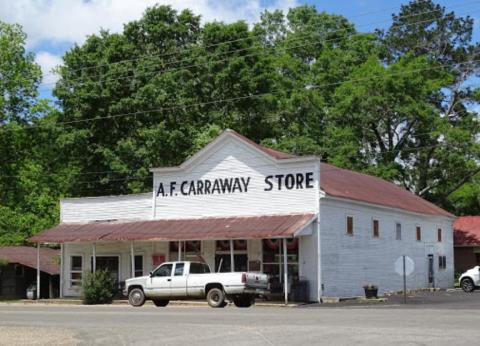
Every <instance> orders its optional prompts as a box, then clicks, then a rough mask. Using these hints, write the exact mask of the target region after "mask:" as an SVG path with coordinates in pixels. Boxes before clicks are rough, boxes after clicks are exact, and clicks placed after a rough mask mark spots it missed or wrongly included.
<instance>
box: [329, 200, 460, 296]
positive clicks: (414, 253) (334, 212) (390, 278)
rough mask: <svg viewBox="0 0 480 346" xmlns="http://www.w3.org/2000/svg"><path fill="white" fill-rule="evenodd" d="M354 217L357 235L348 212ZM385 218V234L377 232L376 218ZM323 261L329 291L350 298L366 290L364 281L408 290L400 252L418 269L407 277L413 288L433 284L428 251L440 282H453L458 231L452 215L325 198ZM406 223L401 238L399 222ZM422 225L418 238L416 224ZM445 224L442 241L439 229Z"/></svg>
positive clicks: (447, 284)
mask: <svg viewBox="0 0 480 346" xmlns="http://www.w3.org/2000/svg"><path fill="white" fill-rule="evenodd" d="M347 216H353V235H351V236H350V235H347V234H346V217H347ZM374 219H375V220H378V221H379V230H380V236H379V237H378V238H374V237H373V230H372V228H373V226H372V225H373V220H374ZM320 220H321V238H320V239H321V241H320V243H321V266H322V284H323V286H324V292H323V294H324V295H325V296H336V297H347V296H359V295H363V285H365V284H375V285H377V286H378V288H379V293H380V294H383V293H385V292H391V291H400V290H403V279H402V277H401V276H399V275H398V274H397V273H396V272H395V270H394V263H395V261H396V260H397V258H398V257H400V256H402V255H407V256H409V257H411V258H412V259H413V261H414V262H415V271H414V272H413V273H412V275H410V276H409V277H408V278H407V286H408V288H409V289H417V288H425V287H428V279H427V277H428V268H427V256H428V254H433V255H434V277H435V287H440V288H449V287H452V286H453V246H452V244H453V230H452V223H451V220H449V219H448V218H445V217H439V216H427V215H420V214H418V215H416V214H413V213H408V212H403V211H402V210H399V209H386V208H381V207H375V206H368V205H362V204H359V203H352V201H348V200H345V201H340V200H334V199H330V198H328V197H326V198H322V199H321V202H320ZM396 222H399V223H400V224H401V228H402V237H401V238H402V239H401V240H397V239H396V231H395V223H396ZM417 225H419V226H420V227H421V230H422V239H421V241H417V239H416V229H415V227H416V226H417ZM438 228H441V229H442V241H441V242H439V241H438V239H437V229H438ZM438 256H446V258H447V268H446V269H439V266H438Z"/></svg>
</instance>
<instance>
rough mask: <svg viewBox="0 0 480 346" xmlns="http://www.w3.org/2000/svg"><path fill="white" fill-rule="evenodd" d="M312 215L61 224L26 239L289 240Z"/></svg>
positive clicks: (45, 241)
mask: <svg viewBox="0 0 480 346" xmlns="http://www.w3.org/2000/svg"><path fill="white" fill-rule="evenodd" d="M314 217H315V215H314V214H291V215H270V216H249V217H222V218H201V219H174V220H152V221H135V222H123V223H115V222H110V223H109V222H101V223H100V222H98V223H86V224H73V223H70V224H68V223H63V224H60V225H58V226H56V227H54V228H51V229H48V230H45V231H43V232H41V233H39V234H37V235H35V236H33V237H31V238H30V239H29V240H30V241H32V242H39V243H65V242H79V241H102V240H103V241H115V240H164V241H168V240H172V241H173V240H207V239H252V238H284V237H292V236H293V235H294V233H295V232H296V231H299V230H301V229H302V228H303V227H305V226H307V225H308V224H309V223H310V222H312V221H313V219H314Z"/></svg>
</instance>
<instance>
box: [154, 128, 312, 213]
mask: <svg viewBox="0 0 480 346" xmlns="http://www.w3.org/2000/svg"><path fill="white" fill-rule="evenodd" d="M307 172H312V173H313V180H314V185H315V186H318V185H316V184H318V177H319V169H318V164H317V163H316V162H314V161H309V162H289V163H287V162H286V161H285V162H281V160H279V161H278V162H276V161H275V160H272V159H270V158H269V157H265V155H263V153H261V152H259V151H257V150H254V149H252V148H250V147H249V146H248V145H246V144H245V143H243V142H242V141H239V140H237V139H235V138H227V139H226V140H225V141H224V142H223V143H222V145H218V146H216V150H212V152H211V153H210V154H209V155H208V156H207V157H204V158H203V159H202V160H199V161H197V162H196V163H195V164H194V165H192V166H190V167H188V168H187V169H185V170H183V171H180V172H176V173H163V172H155V174H154V189H155V191H158V187H159V184H160V183H162V184H163V186H164V188H165V192H167V191H169V186H170V183H171V182H172V181H175V182H176V192H177V195H175V194H173V195H172V196H162V195H159V196H158V197H157V198H156V205H155V218H156V219H164V218H192V217H209V216H239V215H264V214H289V213H303V212H305V213H307V212H308V213H315V206H316V203H315V198H316V189H315V188H309V189H307V188H303V189H291V190H287V189H285V188H282V190H280V191H279V190H277V188H276V187H275V188H274V189H273V190H272V191H264V188H265V187H266V186H267V185H266V184H265V177H266V176H268V175H276V174H289V173H293V174H296V173H307ZM235 177H239V178H240V177H244V178H245V179H246V178H248V177H249V178H250V183H249V185H248V192H238V191H237V192H235V193H230V194H228V193H226V194H209V195H204V194H203V195H189V196H184V195H182V194H181V193H179V192H180V191H179V189H180V184H181V183H182V181H192V180H194V181H196V180H206V179H209V180H211V181H214V180H215V179H221V178H235Z"/></svg>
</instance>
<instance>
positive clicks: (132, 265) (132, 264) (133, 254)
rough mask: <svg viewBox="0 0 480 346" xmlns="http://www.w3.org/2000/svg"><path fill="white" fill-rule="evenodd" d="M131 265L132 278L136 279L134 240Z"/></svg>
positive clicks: (131, 245) (131, 248) (131, 250)
mask: <svg viewBox="0 0 480 346" xmlns="http://www.w3.org/2000/svg"><path fill="white" fill-rule="evenodd" d="M130 263H131V267H132V270H131V273H130V275H131V277H132V278H133V277H135V251H134V249H133V240H132V241H131V242H130Z"/></svg>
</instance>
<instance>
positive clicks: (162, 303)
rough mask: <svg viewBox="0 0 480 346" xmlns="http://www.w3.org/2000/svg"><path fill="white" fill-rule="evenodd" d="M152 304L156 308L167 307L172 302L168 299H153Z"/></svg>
mask: <svg viewBox="0 0 480 346" xmlns="http://www.w3.org/2000/svg"><path fill="white" fill-rule="evenodd" d="M152 302H153V304H155V306H158V307H164V306H167V305H168V303H169V302H170V301H169V300H168V299H152Z"/></svg>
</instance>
